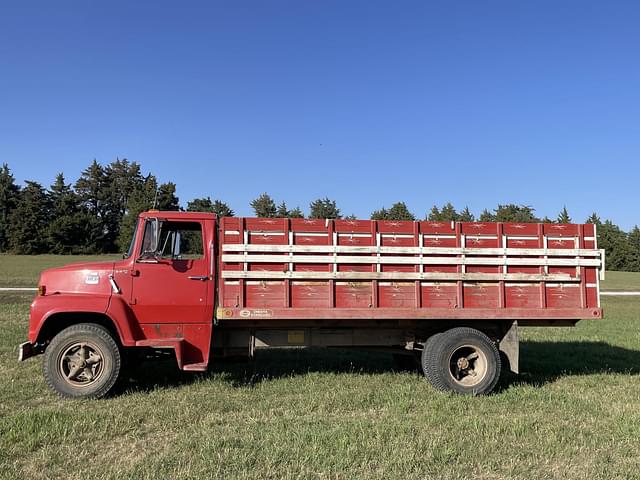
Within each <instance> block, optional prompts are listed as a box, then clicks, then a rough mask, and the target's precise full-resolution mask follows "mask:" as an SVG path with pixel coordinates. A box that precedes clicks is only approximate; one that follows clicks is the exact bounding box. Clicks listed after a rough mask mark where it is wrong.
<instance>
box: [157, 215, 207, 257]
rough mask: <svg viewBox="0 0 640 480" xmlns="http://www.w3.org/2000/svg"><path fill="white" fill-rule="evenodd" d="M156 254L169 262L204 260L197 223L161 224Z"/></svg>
mask: <svg viewBox="0 0 640 480" xmlns="http://www.w3.org/2000/svg"><path fill="white" fill-rule="evenodd" d="M158 254H159V256H160V257H161V258H164V259H171V260H197V259H200V258H204V247H203V239H202V226H201V225H200V224H199V223H197V222H163V223H162V227H161V229H160V241H159V242H158Z"/></svg>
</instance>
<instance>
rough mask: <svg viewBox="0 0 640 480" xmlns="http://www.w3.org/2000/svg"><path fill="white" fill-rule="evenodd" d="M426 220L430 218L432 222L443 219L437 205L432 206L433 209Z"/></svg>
mask: <svg viewBox="0 0 640 480" xmlns="http://www.w3.org/2000/svg"><path fill="white" fill-rule="evenodd" d="M425 220H428V221H430V222H439V221H440V220H441V218H440V209H439V208H438V206H437V205H434V206H433V207H431V211H430V212H429V213H428V214H427V216H426V218H425Z"/></svg>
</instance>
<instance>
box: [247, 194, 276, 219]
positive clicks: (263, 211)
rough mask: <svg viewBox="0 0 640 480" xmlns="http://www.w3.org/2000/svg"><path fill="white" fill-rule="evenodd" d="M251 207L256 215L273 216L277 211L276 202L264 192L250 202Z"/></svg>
mask: <svg viewBox="0 0 640 480" xmlns="http://www.w3.org/2000/svg"><path fill="white" fill-rule="evenodd" d="M251 208H253V211H254V212H255V214H256V217H263V218H274V217H275V216H276V213H277V209H276V203H275V202H274V201H273V198H271V196H269V194H268V193H266V192H265V193H262V194H261V195H260V196H259V197H258V198H256V199H255V200H253V201H252V202H251Z"/></svg>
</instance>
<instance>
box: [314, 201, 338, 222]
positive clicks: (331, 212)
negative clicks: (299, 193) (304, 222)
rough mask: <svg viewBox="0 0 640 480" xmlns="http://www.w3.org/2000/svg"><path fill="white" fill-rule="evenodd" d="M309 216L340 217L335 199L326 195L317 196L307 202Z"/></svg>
mask: <svg viewBox="0 0 640 480" xmlns="http://www.w3.org/2000/svg"><path fill="white" fill-rule="evenodd" d="M309 218H330V219H335V218H342V215H340V209H339V208H338V207H337V205H336V201H335V200H329V198H328V197H325V198H319V199H317V200H314V201H313V202H311V203H310V204H309Z"/></svg>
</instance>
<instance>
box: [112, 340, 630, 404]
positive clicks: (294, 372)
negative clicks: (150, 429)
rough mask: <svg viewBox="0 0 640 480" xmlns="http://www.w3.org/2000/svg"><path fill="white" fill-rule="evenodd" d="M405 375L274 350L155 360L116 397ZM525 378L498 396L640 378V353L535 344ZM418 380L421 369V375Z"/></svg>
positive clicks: (378, 363)
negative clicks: (202, 385)
mask: <svg viewBox="0 0 640 480" xmlns="http://www.w3.org/2000/svg"><path fill="white" fill-rule="evenodd" d="M394 371H396V372H397V371H402V368H399V367H398V366H397V365H396V364H395V362H394V361H393V357H392V355H390V354H388V353H378V352H366V351H358V350H347V349H302V348H301V349H273V350H262V351H258V352H256V357H255V360H253V361H248V360H244V361H243V360H239V359H235V360H234V359H214V361H213V364H212V366H211V367H210V369H209V371H207V372H203V373H198V374H194V373H189V372H181V371H179V370H178V369H177V367H176V363H175V359H173V358H171V359H167V360H149V361H147V362H144V363H143V364H142V365H140V366H139V367H138V368H136V369H135V370H126V373H125V378H124V380H123V381H122V382H121V387H120V388H119V389H118V392H117V393H116V394H122V393H125V392H135V391H151V390H154V389H156V388H166V387H177V386H179V385H183V384H189V383H193V382H196V381H200V380H206V379H208V378H213V377H217V378H220V379H222V380H224V381H226V382H229V384H231V385H232V386H234V387H237V388H251V387H252V386H253V385H255V384H257V383H260V382H264V381H271V380H276V379H279V378H285V377H294V376H299V375H306V374H308V373H314V372H319V373H333V374H374V375H375V374H383V373H389V372H394ZM520 371H521V374H520V375H507V376H506V377H505V378H504V379H503V381H502V382H501V385H500V388H499V389H498V392H499V391H501V390H504V389H505V388H506V387H508V386H509V385H511V384H527V385H534V386H542V385H544V384H546V383H549V382H552V381H554V380H555V379H557V378H559V377H564V376H571V375H590V374H598V373H624V374H632V375H637V374H640V351H637V350H629V349H626V348H622V347H616V346H612V345H610V344H608V343H605V342H534V341H524V342H522V343H521V345H520ZM415 372H416V374H418V368H416V369H415Z"/></svg>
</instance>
